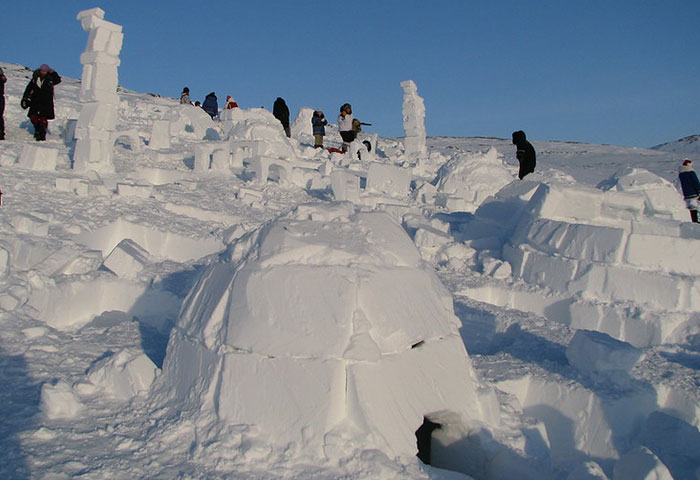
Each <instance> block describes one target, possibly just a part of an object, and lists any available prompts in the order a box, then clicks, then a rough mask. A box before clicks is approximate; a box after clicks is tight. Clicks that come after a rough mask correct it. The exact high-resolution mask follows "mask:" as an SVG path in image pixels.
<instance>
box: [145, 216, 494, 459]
mask: <svg viewBox="0 0 700 480" xmlns="http://www.w3.org/2000/svg"><path fill="white" fill-rule="evenodd" d="M338 245H341V247H340V248H337V246H338ZM241 250H243V251H241ZM244 252H245V253H244ZM241 256H242V257H243V260H242V261H241V260H239V259H240V258H241ZM225 257H228V258H229V261H230V263H229V262H225V263H223V262H222V263H217V264H213V265H211V266H210V267H209V268H208V269H207V271H206V272H204V273H203V274H202V276H201V278H200V280H199V282H198V284H197V285H195V287H194V288H193V289H192V291H191V292H190V294H189V296H188V297H187V299H186V300H185V303H184V304H183V308H182V311H181V315H180V319H179V321H178V324H177V327H176V328H175V329H173V333H172V334H171V337H170V343H169V345H168V353H167V356H166V358H165V363H164V365H163V375H162V376H161V377H160V379H159V385H158V386H157V387H156V392H157V393H156V398H158V399H159V403H160V404H169V405H172V406H173V407H174V408H176V409H178V411H179V412H187V411H189V412H191V413H192V414H194V416H195V418H196V422H195V423H196V424H197V425H199V426H201V427H202V431H201V432H202V434H203V435H206V434H205V433H204V432H205V431H208V427H207V426H206V425H207V424H209V422H216V423H220V424H224V425H251V426H255V427H256V428H257V429H258V431H260V432H265V434H266V435H267V436H269V441H270V443H272V444H277V445H280V446H282V447H283V448H291V449H292V450H295V449H298V450H299V451H303V452H304V454H305V455H308V456H309V457H312V458H313V457H316V458H318V457H326V458H338V457H342V456H343V455H346V454H347V452H348V451H350V450H352V448H357V447H362V448H377V449H380V450H381V451H383V452H385V453H386V454H387V455H389V456H390V457H394V456H396V455H407V456H413V455H415V453H416V437H415V434H414V432H415V430H416V429H417V428H418V427H419V426H420V425H421V424H422V423H423V419H424V417H425V416H429V417H431V418H433V417H432V416H433V415H436V416H437V418H439V419H442V417H447V418H449V419H452V420H453V421H454V422H456V423H457V424H461V425H470V424H471V425H474V424H476V425H483V424H491V425H493V424H497V423H498V404H497V401H496V400H495V397H494V396H493V395H492V393H488V392H486V391H485V389H482V388H481V387H480V386H479V382H478V380H477V379H476V377H475V374H474V371H473V369H472V365H471V361H470V359H469V357H468V355H467V352H466V350H465V348H464V344H463V343H462V340H461V338H460V336H459V333H458V326H459V321H458V319H457V318H456V316H455V315H454V312H453V310H452V300H451V298H450V296H449V293H448V292H447V291H446V289H445V288H444V286H442V284H441V283H440V281H439V280H438V278H437V277H436V276H435V274H434V273H433V272H432V270H430V269H426V268H424V267H423V266H422V262H421V259H420V256H419V254H418V252H417V251H416V248H415V246H414V245H413V244H412V242H411V240H410V238H409V237H408V236H407V235H406V233H405V232H404V231H403V229H402V228H401V227H400V225H398V224H397V223H395V222H394V221H392V219H391V217H390V216H389V215H387V214H385V213H357V214H355V213H353V207H352V206H351V205H350V204H349V203H347V202H346V203H339V204H336V206H335V207H334V209H332V210H330V211H329V210H328V209H320V208H314V206H313V205H309V206H300V207H299V208H298V209H297V210H296V211H295V212H294V213H292V214H291V215H290V216H289V217H287V218H281V219H278V220H276V221H274V222H272V223H270V224H268V225H267V226H266V227H263V228H262V229H261V230H260V231H258V232H256V233H254V234H251V235H249V236H248V237H244V238H242V239H241V240H240V241H239V245H236V244H234V245H233V246H232V247H231V248H230V249H229V251H228V253H227V254H226V255H224V256H223V257H222V258H225ZM236 264H237V265H236ZM447 366H449V368H448V367H447ZM446 368H448V369H449V370H450V372H449V373H446V371H445V370H446ZM489 392H490V390H489ZM198 432H199V430H198ZM198 435H199V433H198ZM203 438H204V437H203V436H199V437H198V440H197V441H208V440H204V439H203ZM288 451H291V450H288Z"/></svg>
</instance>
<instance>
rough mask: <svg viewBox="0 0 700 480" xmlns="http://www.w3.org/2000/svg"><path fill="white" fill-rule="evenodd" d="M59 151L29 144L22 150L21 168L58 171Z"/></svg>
mask: <svg viewBox="0 0 700 480" xmlns="http://www.w3.org/2000/svg"><path fill="white" fill-rule="evenodd" d="M57 160H58V150H56V149H55V148H51V147H44V146H41V145H35V144H33V143H27V144H25V145H24V147H23V148H22V153H21V154H20V156H19V166H20V167H23V168H28V169H30V170H40V171H53V170H56V161H57Z"/></svg>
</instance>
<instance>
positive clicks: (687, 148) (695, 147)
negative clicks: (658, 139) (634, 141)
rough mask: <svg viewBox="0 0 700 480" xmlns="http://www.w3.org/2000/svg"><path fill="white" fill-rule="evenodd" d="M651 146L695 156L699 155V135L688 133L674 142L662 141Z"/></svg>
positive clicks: (664, 150) (663, 150)
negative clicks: (688, 134)
mask: <svg viewBox="0 0 700 480" xmlns="http://www.w3.org/2000/svg"><path fill="white" fill-rule="evenodd" d="M651 148H652V150H659V151H662V152H669V153H678V154H687V155H693V156H694V158H695V156H697V155H700V135H690V136H688V137H684V138H681V139H679V140H676V141H674V142H667V143H662V144H661V145H657V146H655V147H651Z"/></svg>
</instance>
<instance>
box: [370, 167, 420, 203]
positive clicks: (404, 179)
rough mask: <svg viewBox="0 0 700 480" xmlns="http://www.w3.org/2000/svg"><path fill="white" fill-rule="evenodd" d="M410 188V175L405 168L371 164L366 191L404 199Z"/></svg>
mask: <svg viewBox="0 0 700 480" xmlns="http://www.w3.org/2000/svg"><path fill="white" fill-rule="evenodd" d="M410 187H411V173H410V172H409V171H408V170H406V169H405V168H401V167H397V166H394V165H387V164H385V163H372V164H371V165H370V166H369V170H368V172H367V191H368V192H375V193H381V194H386V195H392V196H396V197H405V196H407V195H408V193H409V191H410Z"/></svg>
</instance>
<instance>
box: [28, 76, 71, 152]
mask: <svg viewBox="0 0 700 480" xmlns="http://www.w3.org/2000/svg"><path fill="white" fill-rule="evenodd" d="M59 83H61V77H60V76H59V75H58V73H56V72H55V71H54V70H53V69H52V68H51V67H49V66H48V65H46V64H43V65H42V66H41V67H39V68H38V69H37V70H35V71H34V73H33V74H32V79H31V80H30V81H29V84H27V88H26V89H25V90H24V95H22V101H21V105H22V108H23V109H25V110H26V109H29V112H28V113H27V116H28V117H29V120H31V122H32V125H34V138H35V139H36V140H37V141H43V140H46V130H47V128H48V126H49V120H53V119H54V118H56V113H55V111H54V106H53V87H54V85H58V84H59Z"/></svg>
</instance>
